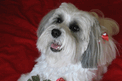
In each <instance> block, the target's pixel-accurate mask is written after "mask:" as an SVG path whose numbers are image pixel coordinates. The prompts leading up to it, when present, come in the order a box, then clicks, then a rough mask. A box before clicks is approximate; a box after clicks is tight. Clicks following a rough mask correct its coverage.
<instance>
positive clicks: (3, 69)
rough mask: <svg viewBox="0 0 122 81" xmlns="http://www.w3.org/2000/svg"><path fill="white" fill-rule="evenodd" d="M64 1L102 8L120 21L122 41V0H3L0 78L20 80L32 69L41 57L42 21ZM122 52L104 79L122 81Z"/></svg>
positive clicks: (119, 38) (1, 80)
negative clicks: (37, 32)
mask: <svg viewBox="0 0 122 81" xmlns="http://www.w3.org/2000/svg"><path fill="white" fill-rule="evenodd" d="M62 2H71V3H73V4H74V5H76V6H77V7H78V8H79V9H82V10H86V11H90V10H91V9H99V10H101V11H102V12H103V13H104V15H105V17H109V18H112V19H114V20H116V21H117V22H118V24H119V26H120V33H119V34H118V35H117V36H114V38H115V39H116V40H117V42H118V43H120V44H122V29H121V27H122V0H0V81H17V79H18V78H19V77H20V75H21V74H22V73H27V72H30V71H31V70H32V68H33V66H34V64H35V62H34V60H35V59H36V58H37V57H38V56H39V53H38V51H37V49H36V41H37V37H36V30H37V27H38V24H39V22H40V20H41V19H42V17H43V16H44V15H45V14H46V13H48V12H49V11H50V10H52V9H54V8H57V7H58V6H59V5H60V4H61V3H62ZM120 46H121V45H120ZM119 52H120V56H118V57H117V58H116V59H115V60H114V61H113V62H112V64H111V65H110V66H109V67H108V72H107V73H106V74H104V76H103V80H102V81H122V53H121V49H120V50H119Z"/></svg>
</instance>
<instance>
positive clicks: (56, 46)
mask: <svg viewBox="0 0 122 81" xmlns="http://www.w3.org/2000/svg"><path fill="white" fill-rule="evenodd" d="M51 47H52V48H53V49H58V48H60V45H58V44H52V45H51Z"/></svg>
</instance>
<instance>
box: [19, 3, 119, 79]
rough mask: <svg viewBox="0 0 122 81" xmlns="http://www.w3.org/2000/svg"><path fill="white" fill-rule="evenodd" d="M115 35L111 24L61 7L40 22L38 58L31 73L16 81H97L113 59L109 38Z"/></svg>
mask: <svg viewBox="0 0 122 81" xmlns="http://www.w3.org/2000/svg"><path fill="white" fill-rule="evenodd" d="M118 32H119V28H118V25H117V23H116V22H115V21H114V20H112V19H108V18H104V17H99V16H98V15H97V14H96V13H95V12H86V11H82V10H79V9H77V8H76V7H75V6H74V5H73V4H70V3H62V4H61V5H60V7H59V8H57V9H54V10H52V11H51V12H49V13H48V14H47V15H46V16H45V17H44V18H43V19H42V21H41V24H40V25H39V28H38V30H37V36H38V41H37V48H38V50H39V51H40V52H41V56H40V57H39V58H38V59H37V60H36V62H37V64H36V65H35V66H34V68H33V70H32V71H31V72H30V73H28V74H23V75H22V76H21V77H20V79H19V80H18V81H27V80H28V79H29V78H31V76H35V75H37V74H38V75H39V77H40V81H43V80H45V79H50V80H51V81H56V80H57V79H58V78H60V77H62V78H63V79H65V81H92V80H100V79H101V78H102V74H103V73H105V72H106V71H107V66H108V65H109V64H110V63H111V62H112V60H113V59H115V57H116V45H115V43H114V41H113V38H112V35H115V34H117V33H118Z"/></svg>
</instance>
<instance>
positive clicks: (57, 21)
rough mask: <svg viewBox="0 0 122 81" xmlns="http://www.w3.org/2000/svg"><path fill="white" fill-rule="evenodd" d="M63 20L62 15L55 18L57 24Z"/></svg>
mask: <svg viewBox="0 0 122 81" xmlns="http://www.w3.org/2000/svg"><path fill="white" fill-rule="evenodd" d="M62 22H63V19H62V18H61V17H58V18H55V21H54V23H56V24H58V23H59V24H60V23H62Z"/></svg>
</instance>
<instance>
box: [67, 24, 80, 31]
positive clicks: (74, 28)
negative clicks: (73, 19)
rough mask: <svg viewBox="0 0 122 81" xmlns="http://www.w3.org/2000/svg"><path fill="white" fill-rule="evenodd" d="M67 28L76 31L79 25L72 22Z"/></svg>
mask: <svg viewBox="0 0 122 81" xmlns="http://www.w3.org/2000/svg"><path fill="white" fill-rule="evenodd" d="M69 29H70V30H71V31H73V32H78V31H79V30H80V28H79V26H78V25H77V24H76V23H73V24H71V25H70V26H69Z"/></svg>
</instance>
